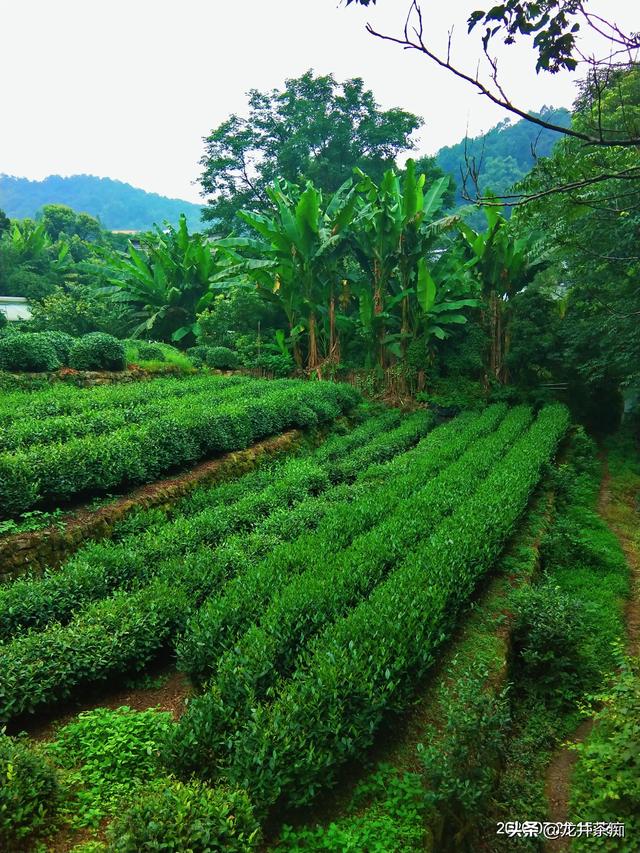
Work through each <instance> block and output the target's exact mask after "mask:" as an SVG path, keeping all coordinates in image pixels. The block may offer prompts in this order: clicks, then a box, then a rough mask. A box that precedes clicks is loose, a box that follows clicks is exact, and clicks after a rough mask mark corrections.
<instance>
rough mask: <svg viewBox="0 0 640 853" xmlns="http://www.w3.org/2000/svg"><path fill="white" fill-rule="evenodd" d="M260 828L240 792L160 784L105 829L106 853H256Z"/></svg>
mask: <svg viewBox="0 0 640 853" xmlns="http://www.w3.org/2000/svg"><path fill="white" fill-rule="evenodd" d="M259 835H260V828H259V826H258V823H257V821H256V820H255V818H254V816H253V810H252V808H251V804H250V802H249V798H248V796H247V794H246V793H245V792H244V791H241V790H237V791H230V790H227V789H224V788H209V787H207V786H206V785H203V784H201V783H198V782H191V783H189V784H183V783H181V782H172V781H171V780H165V781H162V782H159V783H157V784H156V785H153V786H151V787H149V788H147V789H146V790H145V792H144V793H142V794H141V795H140V796H139V797H138V798H137V799H136V801H135V802H134V804H133V805H132V806H131V807H130V808H129V809H127V810H126V811H125V812H123V813H122V814H121V815H120V816H119V817H117V818H116V819H115V820H114V821H113V823H112V824H111V826H110V828H109V847H108V850H109V853H139V851H140V850H165V851H175V853H179V851H184V850H190V851H192V853H206V851H213V850H224V851H226V853H249V851H252V850H256V849H257V845H258V841H259Z"/></svg>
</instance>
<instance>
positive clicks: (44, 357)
mask: <svg viewBox="0 0 640 853" xmlns="http://www.w3.org/2000/svg"><path fill="white" fill-rule="evenodd" d="M60 364H61V361H60V358H59V357H58V353H57V351H56V347H55V346H54V344H53V342H52V340H51V339H50V338H48V337H47V336H46V335H45V334H38V333H33V334H26V335H12V336H11V337H8V338H2V339H0V368H2V370H8V371H13V372H15V373H17V372H22V371H26V372H35V373H41V372H47V371H49V370H57V369H58V368H59V367H60Z"/></svg>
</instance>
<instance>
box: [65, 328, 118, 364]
mask: <svg viewBox="0 0 640 853" xmlns="http://www.w3.org/2000/svg"><path fill="white" fill-rule="evenodd" d="M69 366H70V367H73V368H75V369H76V370H124V368H125V366H126V361H125V353H124V344H123V343H122V341H119V340H118V339H117V338H114V337H113V335H107V334H105V333H104V332H92V333H91V334H89V335H84V336H83V337H82V338H80V339H79V340H77V341H76V342H75V344H74V345H73V347H72V349H71V353H70V355H69Z"/></svg>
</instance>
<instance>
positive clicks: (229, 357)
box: [207, 347, 240, 370]
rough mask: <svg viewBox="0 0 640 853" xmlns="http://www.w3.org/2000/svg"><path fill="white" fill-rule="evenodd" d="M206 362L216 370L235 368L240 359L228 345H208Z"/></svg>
mask: <svg viewBox="0 0 640 853" xmlns="http://www.w3.org/2000/svg"><path fill="white" fill-rule="evenodd" d="M207 364H208V366H209V367H215V368H217V369H218V370H235V369H236V368H238V367H239V366H240V359H239V358H238V353H237V352H234V351H233V350H232V349H229V347H210V349H209V353H208V361H207Z"/></svg>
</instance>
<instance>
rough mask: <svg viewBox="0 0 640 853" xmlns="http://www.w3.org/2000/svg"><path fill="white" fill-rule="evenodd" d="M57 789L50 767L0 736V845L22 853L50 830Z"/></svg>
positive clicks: (18, 743)
mask: <svg viewBox="0 0 640 853" xmlns="http://www.w3.org/2000/svg"><path fill="white" fill-rule="evenodd" d="M58 803H59V786H58V781H57V779H56V775H55V773H54V771H53V768H52V767H51V766H50V764H49V763H48V762H47V761H45V760H44V759H43V758H42V757H41V756H40V755H39V754H38V753H36V752H34V751H33V750H31V749H30V748H29V747H28V746H27V745H26V743H25V742H24V741H21V740H16V739H14V738H10V737H8V736H7V735H6V734H4V733H3V731H2V732H0V844H1V845H2V849H3V850H5V851H7V853H24V850H25V849H27V848H28V847H30V846H31V844H32V842H33V841H34V839H35V838H36V837H38V836H40V835H43V834H44V833H46V832H47V831H48V830H50V829H51V826H52V821H53V819H54V818H55V815H56V812H57V809H58Z"/></svg>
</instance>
